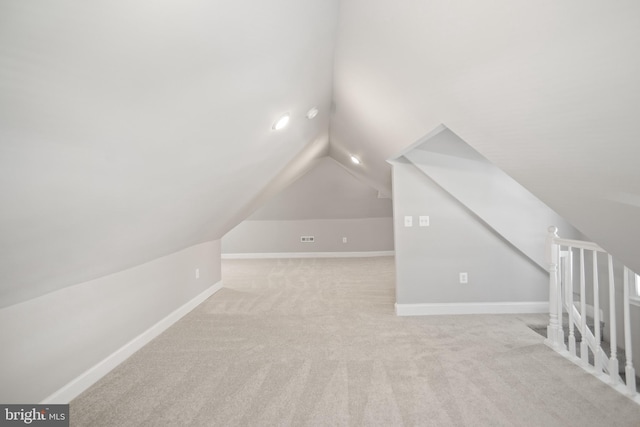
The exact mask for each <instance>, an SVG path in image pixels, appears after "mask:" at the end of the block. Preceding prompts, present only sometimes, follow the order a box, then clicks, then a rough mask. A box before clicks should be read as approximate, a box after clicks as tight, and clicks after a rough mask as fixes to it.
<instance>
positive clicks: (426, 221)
mask: <svg viewBox="0 0 640 427" xmlns="http://www.w3.org/2000/svg"><path fill="white" fill-rule="evenodd" d="M418 220H419V221H418V224H419V225H420V227H428V226H429V217H428V216H420V218H419V219H418Z"/></svg>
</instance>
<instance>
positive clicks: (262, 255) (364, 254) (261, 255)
mask: <svg viewBox="0 0 640 427" xmlns="http://www.w3.org/2000/svg"><path fill="white" fill-rule="evenodd" d="M395 253H396V252H395V251H364V252H264V253H246V254H222V255H221V258H222V259H258V258H265V259H266V258H367V257H378V256H394V255H395Z"/></svg>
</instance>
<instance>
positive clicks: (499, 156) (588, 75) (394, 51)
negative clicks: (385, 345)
mask: <svg viewBox="0 0 640 427" xmlns="http://www.w3.org/2000/svg"><path fill="white" fill-rule="evenodd" d="M639 22H640V3H638V2H636V1H614V2H606V3H604V2H581V1H573V0H570V1H562V2H555V1H541V2H540V1H537V2H524V1H510V0H496V1H489V2H477V1H473V0H453V1H452V0H429V1H402V2H394V1H391V0H374V1H370V0H348V1H343V2H341V8H340V21H339V27H338V33H337V42H336V54H335V59H334V61H335V66H334V102H335V110H336V112H335V114H334V116H333V117H332V121H331V135H330V139H331V143H332V145H331V149H330V153H331V154H332V155H333V156H334V157H335V158H336V159H339V160H341V161H342V162H343V163H344V164H345V165H348V161H347V160H346V153H348V152H352V151H355V152H357V153H358V155H360V156H361V157H362V159H363V161H364V163H365V164H367V165H368V167H369V170H370V172H369V173H368V175H367V179H368V180H369V182H372V183H373V185H375V186H377V187H378V188H379V189H382V190H386V191H389V190H388V189H389V188H390V178H389V173H388V167H386V166H385V160H386V159H387V158H389V157H392V156H394V155H396V154H398V152H400V151H402V150H403V149H404V147H406V146H407V145H409V144H411V143H413V142H416V141H417V140H419V139H420V138H422V136H424V135H426V134H427V133H429V132H430V131H431V130H433V129H434V128H436V127H437V126H438V125H440V124H444V125H446V126H447V127H449V128H450V129H451V130H453V131H454V132H455V133H456V134H458V135H459V136H460V137H461V138H462V139H463V140H464V141H466V142H467V143H468V144H469V145H471V146H472V147H474V148H475V149H476V150H477V151H479V152H480V153H482V154H483V155H484V156H485V157H487V158H488V159H489V160H490V161H491V162H492V163H494V164H495V165H497V166H498V167H500V168H501V169H502V170H504V171H505V172H507V173H508V174H509V175H511V176H512V177H514V178H515V179H516V180H517V181H518V182H520V183H521V184H522V185H524V186H525V187H526V188H528V189H529V190H530V191H531V192H532V193H534V194H535V195H536V196H538V197H539V198H540V199H541V200H542V201H544V202H545V203H546V204H548V205H549V206H550V207H552V208H553V209H554V210H555V211H556V212H558V213H559V214H560V215H561V216H563V217H565V218H566V219H567V220H569V221H570V222H571V223H573V224H574V225H575V226H576V227H577V228H578V229H580V230H581V231H582V232H583V233H585V234H586V235H587V236H589V237H590V238H591V239H593V240H595V241H596V242H598V243H599V244H600V245H602V246H603V247H605V248H606V249H608V250H609V251H610V252H612V253H613V254H614V255H615V256H617V257H619V258H620V259H622V260H623V261H624V262H626V263H627V264H628V265H630V266H633V267H635V269H636V271H640V226H638V224H639V223H640V203H639V200H640V168H639V167H638V159H639V158H640V144H639V141H640V126H638V112H639V111H640V77H639V76H640V55H638V53H639V52H640V25H638V23H639ZM560 233H562V230H561V231H560Z"/></svg>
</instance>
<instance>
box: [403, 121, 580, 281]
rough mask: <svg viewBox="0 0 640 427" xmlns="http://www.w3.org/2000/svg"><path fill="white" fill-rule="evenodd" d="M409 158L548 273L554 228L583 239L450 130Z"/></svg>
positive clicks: (435, 136)
mask: <svg viewBox="0 0 640 427" xmlns="http://www.w3.org/2000/svg"><path fill="white" fill-rule="evenodd" d="M405 157H406V158H407V159H408V160H410V161H411V162H412V163H413V164H414V165H416V167H418V169H420V170H421V171H422V172H424V173H425V174H427V175H428V176H429V177H430V178H432V179H433V180H434V181H435V182H437V183H438V185H439V186H441V187H442V188H443V189H445V190H446V191H447V192H448V193H449V194H451V195H452V196H453V197H455V199H456V200H458V201H459V202H461V203H462V204H464V205H465V206H466V207H467V208H468V209H470V210H472V211H473V213H474V214H475V215H477V216H478V217H480V218H481V219H482V221H483V222H485V223H487V224H488V225H490V226H491V228H492V229H493V230H495V231H496V232H497V233H498V234H500V235H501V236H502V237H504V238H505V239H506V240H508V241H509V242H510V243H512V244H513V245H514V246H516V247H517V248H518V249H519V250H521V251H522V252H523V253H524V254H525V255H527V256H528V257H530V258H531V259H532V260H533V261H534V262H536V263H537V264H538V265H539V266H540V267H542V268H544V269H548V268H549V262H548V261H547V257H546V255H545V249H546V246H545V245H546V239H547V234H548V231H547V229H548V227H549V226H550V225H555V226H557V227H558V228H559V229H560V230H562V233H563V237H565V238H568V239H579V238H581V237H582V236H581V234H580V233H579V232H578V231H577V230H576V229H575V228H574V227H573V226H572V225H571V224H569V223H568V222H567V221H566V220H565V219H564V218H562V217H561V216H560V215H558V214H557V213H555V212H554V211H553V210H552V209H551V208H550V207H549V206H547V205H545V204H544V203H542V202H541V201H540V199H538V198H537V197H536V196H534V195H533V194H531V192H530V191H529V190H527V189H526V188H524V187H523V186H522V185H520V184H519V183H517V182H516V181H514V180H513V178H511V177H510V176H509V175H507V174H506V173H504V172H503V171H502V170H500V169H499V168H498V167H497V166H495V165H493V164H492V163H491V162H489V161H488V160H487V159H486V158H484V157H483V156H482V155H481V154H480V153H478V152H477V151H476V150H474V149H473V148H472V147H471V146H469V145H468V144H467V143H465V142H464V141H463V140H462V139H460V137H458V136H457V135H456V134H454V133H453V132H451V130H449V129H446V128H445V129H444V130H443V131H441V132H439V133H438V134H437V135H434V136H432V137H430V138H429V139H428V140H427V141H426V142H424V143H423V144H421V145H420V146H418V147H416V149H414V150H411V151H410V152H408V153H406V154H405Z"/></svg>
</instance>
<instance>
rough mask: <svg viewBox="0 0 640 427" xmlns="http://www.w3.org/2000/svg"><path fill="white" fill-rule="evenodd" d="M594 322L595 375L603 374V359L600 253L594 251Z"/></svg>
mask: <svg viewBox="0 0 640 427" xmlns="http://www.w3.org/2000/svg"><path fill="white" fill-rule="evenodd" d="M593 322H594V325H595V326H594V328H595V329H594V335H595V339H596V348H595V349H594V350H593V352H594V363H593V364H594V367H595V369H596V372H595V374H596V375H600V374H601V373H602V357H601V353H600V289H599V284H598V251H593Z"/></svg>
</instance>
